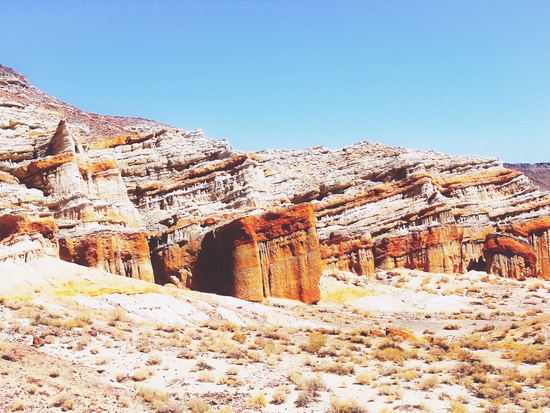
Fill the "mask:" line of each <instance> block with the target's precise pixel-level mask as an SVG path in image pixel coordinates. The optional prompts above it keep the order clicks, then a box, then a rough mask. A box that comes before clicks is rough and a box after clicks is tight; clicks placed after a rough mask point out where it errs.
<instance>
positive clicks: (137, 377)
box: [132, 367, 155, 381]
mask: <svg viewBox="0 0 550 413" xmlns="http://www.w3.org/2000/svg"><path fill="white" fill-rule="evenodd" d="M154 374H155V370H153V369H152V368H150V367H147V368H142V369H139V370H136V371H134V375H133V376H132V379H133V380H134V381H143V380H147V379H148V378H149V377H151V376H153V375H154Z"/></svg>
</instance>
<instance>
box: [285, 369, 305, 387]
mask: <svg viewBox="0 0 550 413" xmlns="http://www.w3.org/2000/svg"><path fill="white" fill-rule="evenodd" d="M287 377H288V379H289V380H290V381H291V382H292V383H293V384H294V385H295V386H296V388H300V387H301V386H302V382H303V381H304V378H303V375H302V372H301V371H300V370H291V371H289V372H288V373H287Z"/></svg>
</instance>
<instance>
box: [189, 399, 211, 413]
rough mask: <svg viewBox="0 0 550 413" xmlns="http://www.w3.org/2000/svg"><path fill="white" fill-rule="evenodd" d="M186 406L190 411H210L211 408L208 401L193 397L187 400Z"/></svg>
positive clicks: (206, 412)
mask: <svg viewBox="0 0 550 413" xmlns="http://www.w3.org/2000/svg"><path fill="white" fill-rule="evenodd" d="M187 408H188V409H189V410H191V412H192V413H210V412H212V408H211V407H210V405H209V404H208V403H206V402H205V401H204V400H203V399H199V398H194V399H191V400H189V401H188V402H187Z"/></svg>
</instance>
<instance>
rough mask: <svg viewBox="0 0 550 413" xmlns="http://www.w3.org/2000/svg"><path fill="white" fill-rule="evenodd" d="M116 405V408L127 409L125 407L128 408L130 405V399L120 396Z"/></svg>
mask: <svg viewBox="0 0 550 413" xmlns="http://www.w3.org/2000/svg"><path fill="white" fill-rule="evenodd" d="M116 404H117V406H118V407H123V408H127V407H130V406H131V405H132V399H130V398H129V397H127V396H120V397H119V398H118V400H117V403H116Z"/></svg>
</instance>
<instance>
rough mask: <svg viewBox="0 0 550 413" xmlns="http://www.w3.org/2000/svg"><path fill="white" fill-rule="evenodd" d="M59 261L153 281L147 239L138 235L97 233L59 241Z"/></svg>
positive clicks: (143, 235)
mask: <svg viewBox="0 0 550 413" xmlns="http://www.w3.org/2000/svg"><path fill="white" fill-rule="evenodd" d="M59 256H60V257H61V259H62V260H65V261H69V262H74V263H75V264H79V265H83V266H85V267H91V268H97V269H100V270H104V271H107V272H110V273H112V274H119V275H123V276H127V277H132V278H136V279H140V280H144V281H149V282H154V276H153V268H152V267H151V261H150V259H149V246H148V244H147V238H146V237H145V234H144V233H142V232H137V233H105V232H103V233H99V234H93V235H87V236H83V237H79V238H62V239H60V240H59Z"/></svg>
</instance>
